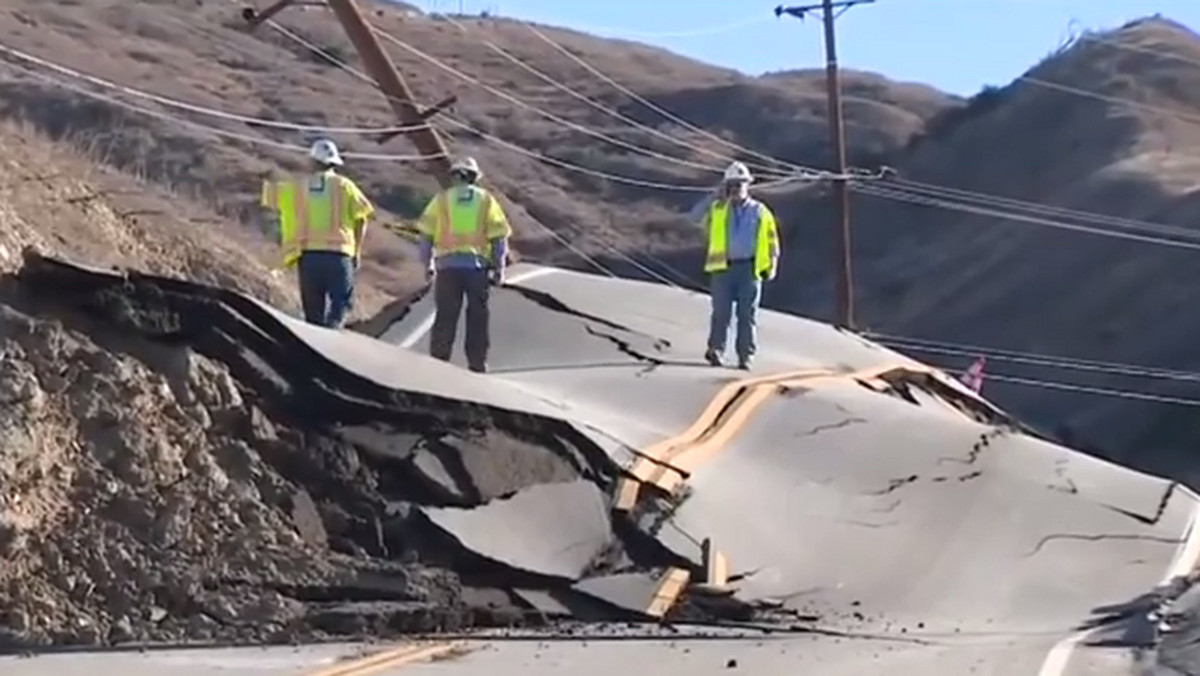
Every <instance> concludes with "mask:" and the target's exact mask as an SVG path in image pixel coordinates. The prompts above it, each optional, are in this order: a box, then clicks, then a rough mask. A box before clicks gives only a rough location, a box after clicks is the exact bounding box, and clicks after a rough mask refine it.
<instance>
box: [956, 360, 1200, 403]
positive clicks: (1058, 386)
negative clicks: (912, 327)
mask: <svg viewBox="0 0 1200 676" xmlns="http://www.w3.org/2000/svg"><path fill="white" fill-rule="evenodd" d="M941 370H943V371H946V372H948V373H951V374H954V375H962V374H963V371H962V370H961V369H945V368H943V369H941ZM983 378H984V382H985V383H986V382H987V381H989V380H992V381H995V382H1001V383H1009V384H1011V385H1024V386H1027V387H1038V388H1042V389H1048V390H1060V391H1063V392H1073V393H1077V394H1092V395H1097V396H1101V397H1115V398H1118V399H1136V400H1139V401H1147V402H1152V403H1156V404H1175V405H1178V406H1191V407H1200V399H1189V398H1186V397H1174V396H1170V395H1164V394H1153V393H1151V392H1139V391H1137V390H1125V389H1116V388H1108V387H1092V386H1091V385H1077V384H1075V383H1064V382H1062V381H1058V380H1043V379H1038V378H1022V377H1018V376H1010V375H1005V374H1001V373H985V374H984V376H983Z"/></svg>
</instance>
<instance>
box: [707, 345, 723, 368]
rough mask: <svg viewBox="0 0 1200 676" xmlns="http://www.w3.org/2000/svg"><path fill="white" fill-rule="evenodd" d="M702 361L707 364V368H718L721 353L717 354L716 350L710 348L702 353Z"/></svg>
mask: <svg viewBox="0 0 1200 676" xmlns="http://www.w3.org/2000/svg"><path fill="white" fill-rule="evenodd" d="M704 361H706V362H708V364H709V366H720V365H721V353H720V352H717V351H716V350H714V349H712V348H711V347H710V348H708V350H707V351H705V353H704Z"/></svg>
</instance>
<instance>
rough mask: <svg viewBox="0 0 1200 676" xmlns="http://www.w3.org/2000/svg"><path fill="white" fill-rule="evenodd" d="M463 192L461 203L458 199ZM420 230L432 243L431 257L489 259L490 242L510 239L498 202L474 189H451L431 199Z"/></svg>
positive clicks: (485, 192)
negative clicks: (466, 256) (470, 256)
mask: <svg viewBox="0 0 1200 676" xmlns="http://www.w3.org/2000/svg"><path fill="white" fill-rule="evenodd" d="M464 190H465V191H467V192H466V196H465V199H460V197H463V192H462V191H464ZM420 229H421V232H422V234H424V235H426V236H428V237H429V238H430V239H431V240H433V252H434V256H444V255H446V254H453V253H468V254H474V255H476V256H479V257H481V258H490V257H491V255H492V240H493V239H497V238H506V237H509V236H510V235H512V228H511V226H509V224H508V219H507V218H506V217H505V215H504V209H503V208H502V207H501V206H500V201H499V200H497V199H496V198H495V197H494V196H492V194H491V193H490V192H488V191H487V190H484V189H483V188H480V187H477V186H458V187H452V188H448V189H446V190H443V191H442V192H440V193H438V194H437V195H436V196H434V198H433V199H432V200H430V202H429V204H428V206H426V207H425V213H423V214H422V215H421V221H420Z"/></svg>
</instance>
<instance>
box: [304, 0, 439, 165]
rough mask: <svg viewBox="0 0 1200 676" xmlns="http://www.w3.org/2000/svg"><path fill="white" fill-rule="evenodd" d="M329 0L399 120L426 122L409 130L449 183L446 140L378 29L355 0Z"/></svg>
mask: <svg viewBox="0 0 1200 676" xmlns="http://www.w3.org/2000/svg"><path fill="white" fill-rule="evenodd" d="M327 1H328V3H329V7H330V9H332V10H333V13H334V14H335V15H336V16H337V18H338V21H339V22H341V24H342V27H343V28H344V29H345V30H346V35H347V36H348V37H349V38H350V42H352V43H353V44H354V48H355V49H356V50H358V55H359V58H361V59H362V62H363V65H364V66H365V67H366V69H367V72H368V73H370V74H371V77H372V78H374V79H375V81H376V82H377V83H378V84H379V88H380V89H381V90H383V94H384V96H386V97H387V100H388V103H389V104H390V105H391V107H392V110H394V111H395V112H396V115H397V116H398V117H399V118H400V123H401V124H403V125H405V126H409V125H423V126H421V127H420V128H418V129H415V130H413V131H411V132H407V134H408V136H409V137H410V138H411V139H412V142H413V145H415V146H416V147H417V151H418V152H419V153H420V154H421V155H424V156H427V157H429V158H430V159H429V160H427V161H426V166H428V167H429V170H430V173H432V174H433V175H434V176H435V177H436V178H437V180H438V183H440V184H441V185H442V186H443V187H445V186H447V185H449V182H450V157H449V155H448V153H447V152H446V146H445V144H443V143H442V139H441V138H440V137H438V134H437V132H436V131H435V130H434V128H433V127H432V126H431V125H428V124H425V123H426V121H427V119H426V117H425V116H423V115H422V113H421V111H420V110H418V109H417V105H416V103H415V102H414V101H413V93H412V90H411V89H409V87H408V83H406V82H405V81H404V78H403V77H401V76H400V73H398V72H397V71H396V66H395V64H394V63H392V59H391V57H389V56H388V54H387V52H386V51H384V49H383V47H382V46H381V45H380V44H379V40H377V39H376V38H375V33H374V32H373V31H372V29H371V26H370V24H368V23H367V21H366V19H364V18H363V16H362V12H361V11H359V9H358V5H357V4H355V2H354V0H327Z"/></svg>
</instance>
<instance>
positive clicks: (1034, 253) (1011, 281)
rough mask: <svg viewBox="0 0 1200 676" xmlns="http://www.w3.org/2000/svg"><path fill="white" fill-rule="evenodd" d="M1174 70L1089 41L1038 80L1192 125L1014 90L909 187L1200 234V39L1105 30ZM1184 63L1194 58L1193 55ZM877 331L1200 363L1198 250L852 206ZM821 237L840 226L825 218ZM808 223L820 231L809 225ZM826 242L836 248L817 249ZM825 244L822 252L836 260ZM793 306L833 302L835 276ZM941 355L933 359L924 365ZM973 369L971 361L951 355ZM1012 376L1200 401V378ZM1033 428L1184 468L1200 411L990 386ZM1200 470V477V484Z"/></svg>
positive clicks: (932, 154)
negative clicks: (1063, 430)
mask: <svg viewBox="0 0 1200 676" xmlns="http://www.w3.org/2000/svg"><path fill="white" fill-rule="evenodd" d="M1097 37H1099V38H1102V39H1104V40H1110V41H1120V42H1127V43H1128V44H1131V45H1134V46H1137V47H1141V48H1144V49H1149V50H1155V51H1161V52H1165V53H1167V54H1169V55H1170V54H1173V55H1175V56H1176V57H1179V58H1175V59H1171V58H1163V57H1161V56H1156V55H1153V54H1147V53H1139V52H1134V51H1130V50H1126V49H1117V48H1113V47H1111V46H1108V45H1105V44H1100V43H1098V42H1096V41H1089V40H1086V39H1084V40H1081V41H1079V42H1078V43H1077V44H1075V45H1074V46H1073V47H1071V48H1070V49H1069V50H1067V51H1065V52H1064V53H1062V54H1059V55H1056V56H1054V57H1052V58H1050V59H1048V60H1046V61H1045V62H1043V63H1041V64H1039V65H1038V66H1036V67H1035V68H1033V69H1032V70H1030V71H1029V72H1028V74H1027V75H1029V76H1030V77H1033V78H1036V79H1039V80H1043V81H1048V82H1055V83H1060V84H1064V85H1068V86H1072V87H1075V88H1078V89H1086V90H1091V91H1095V92H1099V93H1101V94H1103V95H1107V96H1111V97H1119V98H1123V99H1129V100H1133V101H1139V102H1143V103H1145V104H1147V105H1151V106H1156V107H1159V108H1165V109H1168V110H1174V111H1180V114H1181V115H1190V116H1191V117H1190V119H1181V118H1179V117H1172V116H1170V115H1163V114H1157V113H1153V112H1148V111H1147V110H1145V109H1136V108H1132V107H1130V106H1127V105H1120V104H1115V103H1107V102H1104V101H1100V100H1095V99H1090V98H1085V97H1081V96H1077V95H1072V94H1067V93H1062V92H1060V91H1053V90H1050V89H1047V88H1046V87H1044V86H1039V85H1035V84H1032V83H1029V82H1023V81H1020V80H1018V81H1016V82H1014V83H1013V84H1011V85H1010V86H1008V87H1006V88H1004V89H1003V90H1002V91H1000V92H999V93H998V94H997V95H996V96H994V97H993V100H992V101H991V102H990V103H989V104H987V105H978V104H977V106H976V108H977V109H978V110H977V111H976V112H974V113H973V114H969V115H964V116H962V117H961V119H960V120H959V122H958V123H957V124H956V125H954V126H952V128H949V129H947V130H945V131H944V132H942V133H941V134H939V135H935V136H933V137H931V138H928V139H926V140H924V141H923V142H922V143H920V144H918V145H917V147H916V148H915V149H914V151H913V152H912V154H911V155H910V156H909V157H907V158H906V160H905V161H904V162H903V163H902V165H901V166H900V167H899V169H900V171H901V173H902V174H903V175H905V176H907V177H908V178H911V179H913V180H918V181H924V182H928V183H936V184H941V185H947V186H953V187H957V188H964V189H967V190H975V191H980V192H986V193H992V194H998V195H1004V196H1009V197H1015V198H1019V199H1022V200H1029V201H1035V202H1041V203H1046V204H1052V205H1058V206H1065V207H1071V208H1075V209H1082V210H1086V211H1092V212H1099V213H1104V214H1110V215H1114V216H1124V217H1129V218H1135V219H1143V220H1147V221H1153V222H1157V223H1165V224H1172V225H1176V226H1183V227H1186V228H1189V229H1195V228H1196V226H1197V222H1198V220H1200V93H1198V92H1200V39H1198V38H1197V36H1196V35H1195V34H1194V33H1192V32H1191V31H1189V30H1187V29H1186V28H1184V27H1182V26H1179V25H1176V24H1173V23H1170V22H1167V21H1162V20H1144V21H1140V22H1135V23H1133V24H1131V25H1129V26H1126V27H1124V28H1122V29H1120V30H1117V31H1114V32H1112V33H1109V34H1103V35H1099V36H1097ZM1181 59H1182V60H1181ZM855 209H856V221H855V223H856V230H855V235H854V237H855V247H856V249H857V251H858V252H859V258H858V260H857V262H858V266H857V269H856V272H857V276H858V284H859V286H858V289H859V291H860V295H861V306H860V317H861V319H862V323H864V324H866V325H868V326H870V327H871V328H874V329H876V330H880V331H888V332H891V333H898V334H902V335H912V336H924V337H932V338H939V339H942V340H954V341H962V342H966V343H973V344H980V345H989V346H997V347H1002V348H1009V349H1018V350H1032V351H1039V352H1047V353H1052V354H1062V355H1069V356H1074V357H1080V358H1092V359H1103V360H1109V361H1121V362H1132V363H1140V364H1147V365H1154V366H1160V367H1170V368H1176V369H1200V349H1198V348H1197V346H1196V341H1195V334H1196V331H1197V330H1198V329H1200V325H1198V322H1197V319H1196V317H1197V314H1196V308H1197V307H1200V286H1198V285H1197V284H1196V280H1195V274H1194V270H1195V267H1196V263H1197V260H1198V258H1197V257H1198V256H1200V251H1197V250H1187V249H1179V248H1169V247H1165V246H1161V245H1156V244H1145V243H1139V242H1133V241H1128V240H1122V239H1114V238H1109V237H1102V236H1097V235H1091V234H1082V233H1077V232H1067V231H1063V230H1059V229H1052V228H1047V227H1042V226H1039V225H1033V224H1027V223H1019V222H1012V221H1004V220H998V219H995V218H989V217H980V216H968V215H964V214H960V213H956V212H951V211H945V210H942V209H934V208H929V207H922V206H909V205H905V204H902V203H897V202H894V201H890V200H880V199H878V198H872V197H862V196H858V197H856V198H855ZM820 218H821V219H822V220H821V221H820V225H818V226H817V227H818V228H827V226H826V225H825V223H827V222H828V221H827V220H824V216H820ZM806 227H811V226H806ZM819 246H824V245H819ZM826 251H828V249H827V248H821V249H819V253H821V254H824V252H826ZM813 262H814V266H819V267H816V272H815V275H813V276H806V277H805V279H807V280H809V281H811V282H812V283H813V284H814V285H815V286H814V288H813V289H812V291H813V293H812V294H806V295H805V296H804V298H803V299H800V298H795V297H793V298H791V299H789V300H790V301H791V302H790V303H788V304H789V305H790V306H791V307H800V308H805V307H807V308H809V309H811V308H815V307H822V308H823V307H824V306H825V302H826V298H827V296H828V291H827V289H828V286H827V284H826V280H824V279H820V280H817V279H814V277H820V276H821V275H823V274H824V272H825V271H826V270H828V267H827V265H825V264H824V261H822V260H814V261H813ZM927 356H929V357H930V358H933V359H937V358H938V357H936V356H935V355H927ZM941 359H942V360H943V361H946V362H948V363H951V364H955V363H957V365H958V366H960V367H961V366H964V365H965V363H966V361H967V360H966V359H961V358H960V359H957V360H955V359H954V358H953V357H949V358H947V357H941ZM990 368H991V369H994V370H995V371H998V372H1008V373H1015V374H1025V375H1029V374H1035V376H1040V377H1043V378H1044V377H1049V378H1055V379H1061V378H1067V379H1071V380H1073V381H1075V382H1079V383H1083V384H1092V385H1101V386H1110V387H1118V388H1127V389H1137V390H1151V391H1156V392H1165V393H1169V394H1174V395H1176V396H1182V397H1186V398H1192V399H1195V398H1200V397H1197V390H1196V388H1195V386H1194V385H1193V384H1186V383H1182V384H1181V383H1175V384H1173V385H1172V384H1169V383H1162V382H1156V381H1152V380H1147V379H1144V378H1137V379H1130V378H1124V379H1114V378H1112V377H1109V378H1104V377H1101V376H1096V375H1095V374H1092V375H1089V374H1087V373H1082V374H1081V373H1072V372H1070V371H1061V370H1059V371H1046V370H1041V371H1037V370H1035V371H1030V370H1029V369H1028V368H1026V369H1024V370H1022V369H1021V368H1020V367H1019V366H1013V365H1011V364H1004V363H1002V362H993V365H992V366H991V367H990ZM987 387H988V391H989V394H990V395H991V396H996V397H999V398H1000V400H1001V401H1004V402H1005V403H1009V404H1011V405H1013V406H1014V408H1016V409H1017V411H1018V412H1019V413H1021V414H1024V416H1025V417H1026V418H1027V419H1030V420H1031V421H1033V422H1035V423H1041V424H1044V425H1046V426H1047V428H1048V429H1051V430H1052V429H1054V427H1055V426H1056V425H1058V424H1059V423H1060V422H1061V423H1065V424H1066V425H1067V426H1069V427H1070V428H1072V429H1073V430H1074V431H1075V432H1076V434H1077V435H1078V437H1079V438H1081V439H1082V440H1084V441H1085V442H1086V443H1087V444H1088V445H1090V446H1094V447H1098V448H1099V449H1100V450H1102V451H1103V452H1105V453H1107V454H1109V455H1113V456H1116V457H1120V458H1121V459H1123V460H1126V461H1129V462H1132V463H1134V464H1141V465H1145V466H1151V467H1153V468H1155V469H1159V470H1163V471H1172V472H1175V473H1178V472H1179V471H1181V470H1180V468H1181V467H1182V466H1187V465H1189V464H1190V465H1191V466H1192V467H1194V466H1195V464H1194V462H1192V461H1191V460H1190V457H1191V455H1192V454H1194V449H1193V448H1192V445H1193V443H1194V440H1195V439H1196V435H1197V433H1200V426H1197V424H1196V422H1195V421H1196V419H1197V418H1196V415H1195V408H1192V407H1186V406H1164V405H1162V404H1150V403H1142V402H1131V401H1129V400H1122V399H1114V398H1106V397H1091V396H1079V395H1063V394H1061V393H1056V392H1053V391H1048V390H1039V389H1031V388H1024V387H1021V388H1017V387H1012V386H1005V385H1003V384H999V383H995V384H991V385H988V386H987ZM1194 471H1195V470H1190V472H1191V474H1189V476H1190V478H1191V479H1192V481H1193V482H1195V481H1196V480H1197V477H1196V476H1195V475H1194Z"/></svg>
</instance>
